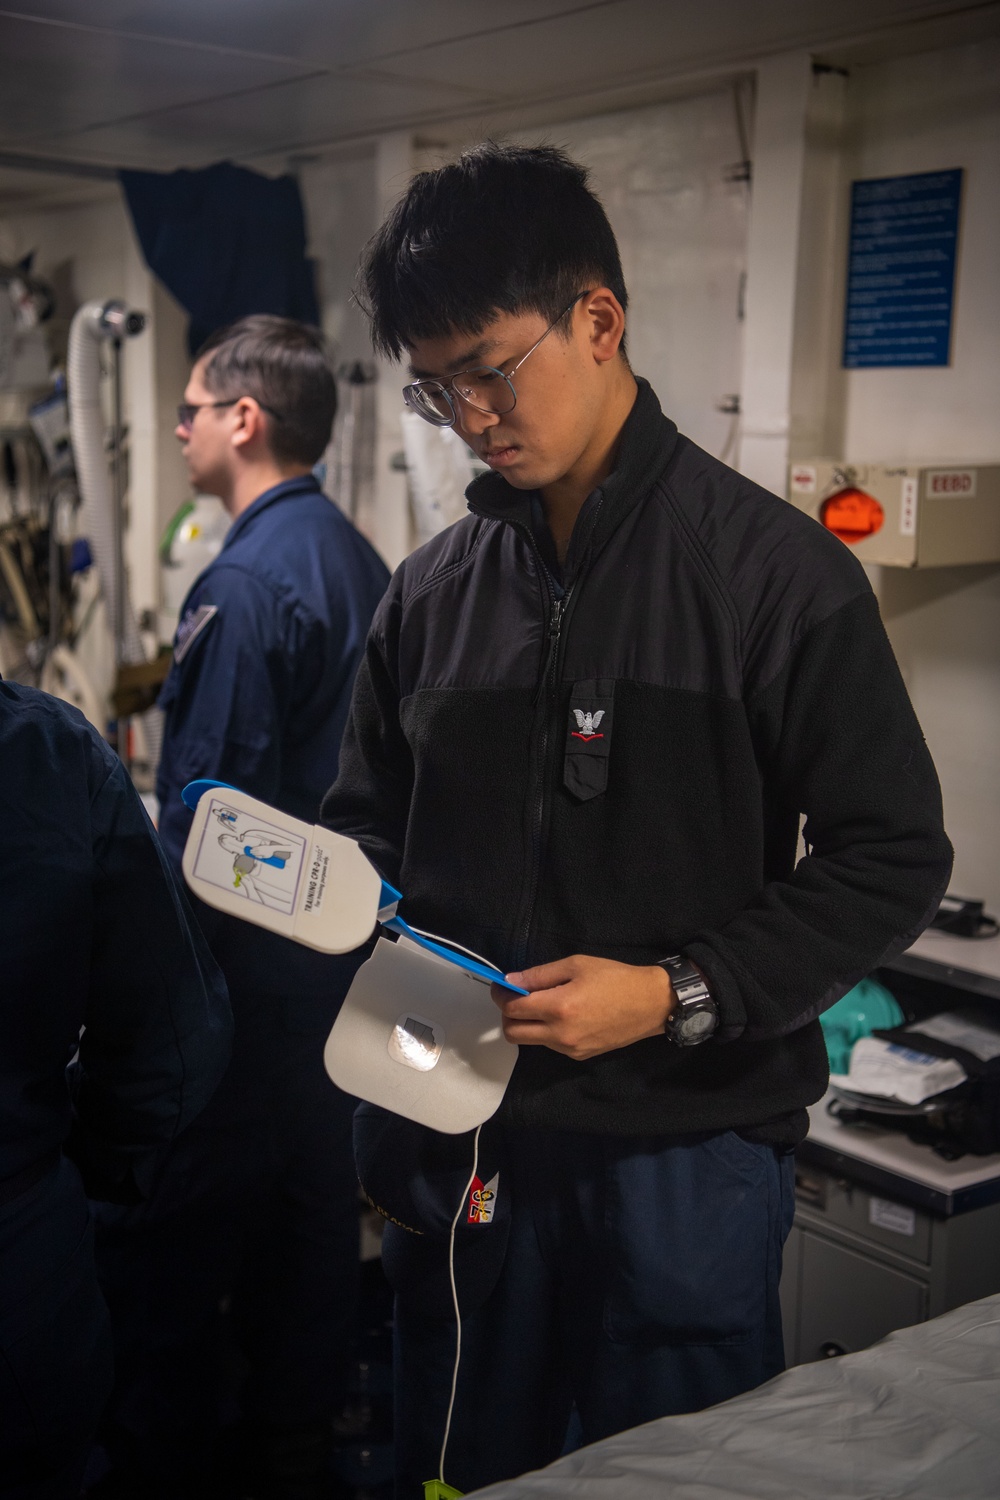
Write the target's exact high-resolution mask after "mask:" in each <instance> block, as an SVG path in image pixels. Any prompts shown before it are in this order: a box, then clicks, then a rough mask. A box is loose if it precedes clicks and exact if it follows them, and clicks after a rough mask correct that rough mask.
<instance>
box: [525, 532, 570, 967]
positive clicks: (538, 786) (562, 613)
mask: <svg viewBox="0 0 1000 1500" xmlns="http://www.w3.org/2000/svg"><path fill="white" fill-rule="evenodd" d="M528 539H529V541H530V543H531V548H532V551H533V552H534V554H535V557H536V559H537V561H538V564H539V567H540V568H541V571H542V575H543V577H544V579H545V585H546V588H547V589H548V593H549V601H550V607H549V632H548V641H549V646H548V652H547V653H546V658H545V666H544V668H543V670H542V674H541V678H540V681H539V685H538V698H537V699H536V701H540V703H541V735H540V738H539V746H538V758H537V760H536V762H535V796H534V803H533V809H532V819H531V883H530V887H529V896H528V900H527V903H526V905H525V906H524V908H523V912H524V915H523V918H522V921H521V926H520V931H519V933H518V936H517V945H516V948H515V954H516V958H517V966H518V968H524V966H525V964H526V963H527V959H528V942H529V940H530V936H531V922H532V918H533V917H534V914H535V901H536V899H537V896H538V884H539V880H540V878H541V865H542V833H543V831H544V827H545V778H546V770H547V767H548V758H549V730H550V727H551V718H552V712H551V698H552V693H553V689H554V687H555V685H556V677H557V667H558V661H559V645H560V641H561V638H562V627H563V621H564V620H565V618H566V611H567V609H568V607H569V602H570V599H571V598H572V595H573V589H574V588H575V584H571V585H570V587H569V588H567V589H566V590H565V592H564V593H563V595H562V597H561V598H556V597H555V591H554V589H553V586H552V579H551V575H550V574H549V570H548V568H547V567H546V566H545V561H544V559H543V557H542V555H541V553H540V551H539V550H538V546H537V544H536V542H535V539H534V537H533V536H531V535H530V533H529V534H528Z"/></svg>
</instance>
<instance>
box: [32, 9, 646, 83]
mask: <svg viewBox="0 0 1000 1500" xmlns="http://www.w3.org/2000/svg"><path fill="white" fill-rule="evenodd" d="M621 3H622V0H575V3H574V0H503V4H497V3H496V0H208V3H206V0H86V3H81V0H25V3H24V4H21V5H18V7H17V11H18V12H19V13H21V14H27V15H31V16H38V17H42V18H45V19H48V20H54V21H62V22H83V23H86V24H87V25H88V26H93V27H106V28H111V29H113V30H116V31H122V32H134V33H137V34H141V35H149V36H156V37H170V38H173V39H183V40H185V41H188V42H199V43H203V44H209V45H211V46H214V47H225V48H232V49H237V50H243V51H249V52H259V53H265V54H268V55H271V56H278V57H293V58H299V59H301V60H302V61H304V62H309V63H311V64H312V65H313V66H317V65H319V64H322V65H324V66H328V67H351V66H356V65H359V64H363V63H366V62H369V61H372V60H374V59H378V58H381V57H384V56H390V55H391V56H395V55H396V54H398V53H400V52H407V51H410V50H411V49H414V48H421V47H426V46H428V45H432V44H434V43H436V42H442V41H448V40H450V39H451V38H454V37H475V36H480V35H483V34H486V33H489V32H493V31H497V30H501V31H502V30H505V29H508V28H510V27H514V26H518V25H521V24H524V23H530V22H533V21H537V20H538V19H539V18H541V17H545V16H558V15H573V14H575V13H577V12H581V11H583V12H586V11H589V10H595V9H599V10H600V9H609V8H611V9H614V8H615V7H617V6H618V5H620V4H621ZM654 3H655V0H654Z"/></svg>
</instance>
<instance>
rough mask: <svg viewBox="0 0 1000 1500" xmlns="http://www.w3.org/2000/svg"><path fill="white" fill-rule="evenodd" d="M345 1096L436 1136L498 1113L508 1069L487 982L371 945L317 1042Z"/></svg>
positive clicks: (428, 958) (425, 957) (508, 1049)
mask: <svg viewBox="0 0 1000 1500" xmlns="http://www.w3.org/2000/svg"><path fill="white" fill-rule="evenodd" d="M323 1060H324V1062H325V1064H326V1071H327V1073H328V1074H329V1075H330V1077H331V1078H332V1080H333V1082H334V1083H335V1084H337V1085H338V1087H340V1088H342V1089H343V1090H344V1091H345V1093H348V1094H354V1095H355V1096H356V1097H357V1098H359V1099H364V1100H366V1102H367V1103H369V1104H377V1105H379V1106H380V1107H381V1108H382V1109H387V1110H390V1111H391V1112H392V1113H393V1114H396V1115H402V1116H404V1118H405V1119H408V1120H414V1121H416V1122H417V1124H419V1125H427V1126H429V1127H430V1128H431V1129H432V1130H440V1131H443V1132H444V1133H445V1134H446V1135H460V1134H462V1133H463V1132H464V1131H466V1130H473V1129H474V1128H475V1127H476V1126H477V1125H481V1124H482V1123H483V1121H484V1120H488V1119H489V1118H490V1116H491V1115H494V1114H495V1113H496V1111H497V1110H498V1109H499V1107H500V1103H501V1101H502V1099H503V1096H504V1092H505V1090H506V1088H507V1084H508V1082H509V1081H510V1075H511V1073H512V1072H513V1071H514V1064H515V1062H516V1061H517V1048H516V1047H515V1046H514V1045H513V1044H512V1043H511V1042H508V1041H507V1040H506V1039H505V1038H504V1034H503V1026H502V1021H501V1015H500V1011H499V1009H498V1008H497V1006H496V1005H495V1004H494V1002H493V1000H492V999H491V998H490V991H489V986H488V984H486V983H484V982H483V981H482V980H481V979H479V978H477V977H476V976H474V975H473V974H471V973H470V972H469V971H468V970H467V969H461V968H458V967H457V966H456V965H455V964H453V963H449V962H448V961H447V960H446V959H443V958H439V957H437V956H435V955H434V954H432V953H428V952H426V951H425V950H424V949H422V948H418V947H416V946H415V945H413V944H412V943H410V942H409V941H408V940H407V939H405V938H403V939H401V940H400V941H399V942H396V943H391V942H389V941H388V939H386V938H379V940H378V942H377V943H376V944H375V951H374V953H373V954H372V956H371V958H369V959H368V960H367V962H366V963H364V964H362V966H361V968H360V969H359V970H358V972H357V974H356V975H355V977H354V983H353V984H352V985H351V988H350V989H349V990H348V992H347V998H346V1000H345V1001H344V1003H343V1005H342V1006H341V1009H340V1013H339V1015H338V1016H337V1019H336V1021H335V1022H334V1025H333V1030H332V1031H331V1032H330V1035H329V1037H328V1039H327V1043H326V1050H325V1052H324V1055H323Z"/></svg>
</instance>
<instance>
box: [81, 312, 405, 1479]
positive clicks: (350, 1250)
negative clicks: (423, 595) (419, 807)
mask: <svg viewBox="0 0 1000 1500" xmlns="http://www.w3.org/2000/svg"><path fill="white" fill-rule="evenodd" d="M185 395H186V405H185V406H183V407H182V408H181V410H180V414H179V415H180V423H179V426H178V430H177V435H178V437H179V438H180V439H181V440H182V442H183V444H184V453H185V457H186V459H187V462H188V467H189V470H190V473H191V479H192V484H193V486H194V487H195V488H197V489H199V490H202V491H206V492H208V493H216V494H218V495H219V496H220V497H221V498H222V500H223V503H224V504H225V505H226V507H227V509H228V510H229V511H230V514H232V515H234V517H235V519H234V522H233V526H232V529H231V530H230V532H229V534H228V536H227V538H226V542H225V545H224V546H223V548H222V551H221V552H220V553H219V555H218V557H217V558H216V559H215V560H214V561H213V562H212V563H211V564H210V565H209V566H208V567H207V568H206V569H205V570H204V572H203V573H202V574H201V575H200V577H199V578H198V579H197V580H196V582H195V583H194V585H193V587H192V589H191V591H190V593H189V595H188V597H187V599H186V601H185V603H184V606H183V608H182V612H181V622H180V627H179V630H178V632H177V638H176V642H175V649H174V663H173V666H172V668H171V671H170V674H169V676H168V678H167V681H166V684H165V686H164V690H163V693H162V696H161V699H160V704H161V706H162V708H163V709H164V710H165V712H166V728H165V734H164V742H163V753H162V759H161V762H160V769H159V776H158V782H157V794H158V797H159V800H160V832H161V836H162V838H163V841H164V844H165V845H166V848H167V851H168V853H169V855H170V857H171V859H172V860H173V861H174V863H175V864H176V865H177V866H178V867H179V866H180V860H181V854H182V851H183V848H184V843H185V839H186V837H187V832H188V827H189V825H190V820H191V814H190V812H189V811H188V810H187V809H186V808H185V807H184V805H183V803H182V801H181V790H182V788H183V787H184V785H185V784H186V783H187V782H188V781H191V780H193V779H196V778H198V777H214V778H217V779H219V780H221V781H226V782H230V783H232V784H233V785H235V786H238V787H240V788H241V789H242V790H243V791H245V792H249V793H250V794H251V795H253V796H255V797H259V798H260V799H261V800H262V801H264V802H268V803H270V804H273V805H274V806H275V807H278V808H281V809H282V810H283V811H284V812H287V813H291V814H292V815H293V816H295V817H298V818H303V819H305V820H307V821H310V822H315V821H316V819H317V817H318V811H319V802H320V798H321V796H322V793H323V791H324V790H325V788H326V787H327V786H328V785H329V781H330V778H331V773H332V772H333V771H334V770H335V768H336V766H337V757H338V750H339V746H340V739H341V735H342V733H343V728H344V724H345V721H346V717H347V712H348V705H349V702H350V695H351V689H352V686H353V682H354V675H355V671H356V668H357V665H358V662H359V660H360V658H361V655H362V653H363V650H364V642H365V637H366V634H367V630H368V626H369V623H370V620H371V616H372V613H373V611H374V609H375V606H376V604H377V603H378V601H379V599H380V597H381V595H382V593H383V592H384V590H385V586H386V583H387V580H388V573H387V571H386V569H385V567H384V565H383V564H382V562H381V560H380V559H379V557H378V556H377V555H376V553H375V552H374V551H373V549H372V548H371V547H370V546H369V544H368V543H367V542H366V541H365V540H364V538H363V537H362V536H361V535H360V534H359V533H358V532H357V531H356V530H355V529H354V527H353V526H352V525H351V524H350V522H349V521H347V520H346V519H345V517H344V516H343V515H342V514H341V512H340V511H339V510H338V509H337V507H336V506H335V505H333V504H332V503H331V501H330V500H329V499H327V497H326V496H325V495H324V494H322V492H321V491H320V488H319V486H318V484H317V482H316V480H315V478H314V477H313V474H312V472H311V465H312V464H313V463H314V462H315V460H316V459H317V458H318V456H319V454H320V453H321V452H322V451H323V449H324V448H325V446H326V443H327V440H328V438H329V432H330V426H331V422H332V418H333V412H334V406H335V391H334V384H333V377H332V374H331V373H330V369H329V365H328V363H327V360H326V356H325V354H324V353H323V350H322V346H321V345H320V343H319V338H318V335H316V334H315V333H314V331H313V330H311V329H306V328H304V327H303V326H302V325H299V324H295V323H290V322H288V321H287V320H284V319H277V318H252V319H246V320H244V322H243V323H242V324H237V325H235V327H234V328H233V329H232V330H229V331H228V332H225V333H224V334H222V335H220V336H219V337H218V339H217V341H216V342H215V343H214V344H213V345H212V347H211V348H210V349H208V350H207V351H204V352H203V353H202V355H201V356H200V357H199V359H198V361H197V363H196V364H195V367H194V371H193V373H192V377H191V380H190V382H189V384H188V388H187V391H186V393H185ZM262 852H263V853H264V854H266V855H270V856H273V855H275V854H276V853H279V852H280V851H269V850H263V851H262ZM254 858H260V853H257V854H254ZM195 905H196V909H197V912H198V916H199V920H200V921H201V924H202V927H203V929H204V932H205V934H206V936H207V938H208V940H209V943H210V945H211V948H212V951H213V952H214V954H215V956H216V958H217V959H218V961H219V963H220V965H221V966H222V969H223V972H224V973H225V975H226V979H227V983H228V985H229V988H230V994H231V996H232V1001H233V1010H234V1016H235V1019H236V1040H235V1046H234V1054H233V1063H232V1066H231V1068H230V1070H229V1073H228V1074H227V1076H226V1078H225V1080H224V1082H223V1084H222V1087H221V1088H220V1090H219V1092H218V1094H217V1096H216V1099H215V1100H214V1101H213V1106H212V1108H211V1110H210V1111H208V1112H206V1114H205V1116H204V1117H203V1119H202V1121H200V1122H199V1126H198V1129H197V1130H196V1131H193V1132H191V1133H189V1135H188V1137H187V1138H186V1140H185V1142H183V1143H182V1145H181V1147H180V1148H179V1150H178V1153H177V1155H176V1157H175V1159H174V1160H173V1162H172V1164H171V1171H170V1173H169V1175H168V1176H167V1177H166V1178H165V1180H164V1182H163V1184H162V1190H161V1193H160V1195H159V1198H158V1199H157V1200H156V1201H155V1202H154V1203H152V1204H151V1205H149V1206H148V1207H146V1208H145V1209H143V1210H141V1211H140V1212H138V1213H135V1214H126V1215H119V1216H118V1218H117V1221H116V1222H108V1223H107V1224H106V1226H105V1230H104V1233H103V1235H102V1237H101V1241H100V1247H99V1248H100V1254H101V1263H102V1267H103V1272H104V1275H105V1278H106V1284H107V1287H108V1291H109V1297H110V1299H111V1303H112V1313H113V1315H117V1316H116V1325H117V1326H116V1337H117V1339H118V1348H119V1357H120V1361H121V1372H122V1378H121V1380H120V1382H119V1390H118V1393H117V1395H116V1400H115V1406H114V1411H115V1422H116V1424H117V1426H118V1428H119V1429H120V1431H119V1436H120V1437H121V1438H122V1442H123V1445H125V1446H127V1447H128V1450H129V1452H130V1454H131V1461H132V1463H133V1464H135V1465H137V1466H138V1468H139V1469H140V1471H141V1472H142V1474H143V1478H144V1482H145V1483H146V1485H147V1489H148V1493H149V1494H151V1495H152V1494H159V1493H161V1492H162V1493H165V1494H171V1495H173V1494H175V1493H176V1494H183V1495H184V1496H185V1500H188V1497H190V1496H192V1495H194V1494H196V1493H199V1490H198V1486H199V1485H204V1486H205V1487H206V1492H207V1493H212V1484H213V1483H214V1481H213V1478H212V1470H213V1463H216V1462H217V1461H218V1451H219V1441H218V1438H219V1432H220V1431H221V1429H222V1427H224V1426H225V1425H226V1423H231V1422H232V1421H233V1418H234V1415H236V1414H242V1416H243V1418H245V1419H246V1421H247V1422H248V1423H249V1424H250V1426H251V1430H252V1433H253V1435H254V1438H255V1440H259V1442H260V1446H261V1449H262V1450H263V1451H262V1452H260V1453H259V1454H258V1455H257V1459H256V1462H255V1467H256V1469H257V1475H256V1477H257V1479H258V1480H259V1483H260V1490H261V1493H264V1492H265V1490H264V1486H265V1485H266V1484H267V1483H268V1482H270V1484H271V1488H270V1489H267V1490H266V1493H268V1494H273V1495H276V1496H277V1495H281V1494H284V1493H287V1492H286V1491H285V1490H283V1489H282V1488H281V1485H282V1482H283V1481H282V1479H281V1474H282V1473H283V1472H284V1470H285V1469H291V1470H294V1472H295V1474H296V1475H298V1476H299V1478H300V1479H301V1477H302V1475H303V1474H306V1475H308V1474H309V1473H311V1472H313V1470H314V1471H315V1475H316V1483H317V1485H319V1484H320V1482H321V1481H320V1477H319V1476H320V1474H321V1472H322V1470H323V1469H324V1467H325V1464H326V1441H327V1434H328V1431H329V1425H330V1420H331V1418H332V1416H333V1415H334V1414H335V1412H336V1410H337V1409H338V1406H339V1404H340V1403H341V1401H342V1398H343V1395H344V1384H345V1379H346V1373H347V1367H348V1362H349V1355H350V1346H351V1340H352V1330H353V1323H354V1318H355V1308H356V1297H357V1277H358V1223H357V1184H356V1179H355V1174H354V1169H353V1165H352V1160H351V1150H350V1119H351V1112H352V1108H353V1102H354V1101H353V1100H350V1099H348V1098H347V1096H346V1095H343V1094H341V1093H339V1091H338V1090H337V1089H336V1088H335V1087H334V1085H333V1084H332V1083H331V1082H330V1081H329V1079H328V1078H327V1076H326V1074H325V1072H324V1069H323V1058H322V1055H323V1044H324V1042H325V1039H326V1036H327V1034H328V1032H329V1030H330V1027H331V1025H332V1024H333V1020H334V1018H335V1016H336V1013H337V1009H338V1006H339V1003H340V1001H341V999H342V998H343V995H344V994H345V993H346V990H347V988H348V987H349V985H350V981H351V979H352V978H353V974H354V971H355V969H356V968H357V966H358V964H359V963H360V962H361V960H362V958H363V957H364V954H360V955H358V956H354V955H351V956H350V957H348V958H345V959H337V958H331V957H327V956H323V955H320V954H316V953H313V952H311V951H308V950H306V949H303V948H301V947H296V946H294V945H292V944H290V943H288V942H286V941H284V940H282V939H281V938H278V937H276V936H274V935H273V934H271V933H267V932H264V931H261V930H259V929H257V928H254V927H252V926H249V925H248V924H246V923H242V922H239V921H237V920H235V919H234V918H231V917H227V916H223V915H222V914H220V913H218V912H215V911H212V910H210V909H209V908H208V907H206V906H204V905H203V904H202V903H200V902H196V903H195ZM109 1217H110V1216H109ZM220 1309H221V1310H220ZM234 1348H235V1349H236V1350H237V1351H238V1352H236V1353H234ZM234 1366H235V1367H237V1368H239V1369H242V1370H244V1371H245V1372H246V1375H245V1379H243V1381H242V1384H241V1388H240V1389H239V1390H238V1391H235V1390H233V1388H232V1387H233V1381H232V1379H231V1374H232V1370H233V1368H234ZM271 1471H273V1473H272V1474H271V1480H270V1481H268V1480H267V1479H266V1475H267V1474H268V1473H270V1472H271ZM262 1474H263V1475H264V1476H265V1478H264V1479H261V1475H262ZM154 1485H160V1486H161V1488H160V1489H155V1488H152V1486H154ZM257 1492H258V1491H257V1490H255V1494H256V1493H257ZM295 1493H296V1495H298V1494H300V1493H301V1494H303V1495H305V1494H308V1493H311V1491H309V1490H308V1489H301V1490H298V1489H297V1490H295Z"/></svg>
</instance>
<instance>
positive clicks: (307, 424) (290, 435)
mask: <svg viewBox="0 0 1000 1500" xmlns="http://www.w3.org/2000/svg"><path fill="white" fill-rule="evenodd" d="M206 355H207V356H208V358H207V359H206V360H205V368H204V370H203V372H202V380H203V381H204V383H205V385H206V387H207V388H208V390H210V391H211V392H212V395H213V396H217V397H220V398H227V397H235V398H237V399H238V398H239V397H240V396H253V398H254V400H255V401H258V402H259V403H260V405H261V406H262V407H264V408H265V410H266V411H267V412H268V414H269V415H270V418H271V420H270V422H269V424H268V445H269V447H270V450H271V452H272V454H273V455H274V457H275V458H276V459H278V460H279V462H284V463H295V464H307V465H308V466H309V467H310V468H311V467H312V465H313V464H314V463H316V462H317V460H318V459H319V458H321V457H322V454H323V450H324V449H325V447H326V445H327V443H328V442H329V441H330V430H331V428H332V427H333V419H334V417H335V416H336V413H337V385H336V381H335V380H334V376H333V366H332V365H331V363H330V358H329V355H328V354H327V351H326V346H325V344H324V342H323V336H322V334H321V333H319V331H318V330H317V329H315V328H309V327H308V326H307V325H306V324H305V323H296V322H295V321H294V319H292V318H276V317H272V316H270V315H269V314H265V313H258V314H255V315H254V316H253V317H249V318H241V319H240V321H239V322H238V323H231V324H230V325H229V327H228V328H220V329H219V331H218V332H217V333H213V334H212V336H211V338H209V339H206V341H205V343H204V344H203V345H202V346H201V348H200V349H199V350H198V354H197V358H198V359H203V358H204V357H205V356H206Z"/></svg>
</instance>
